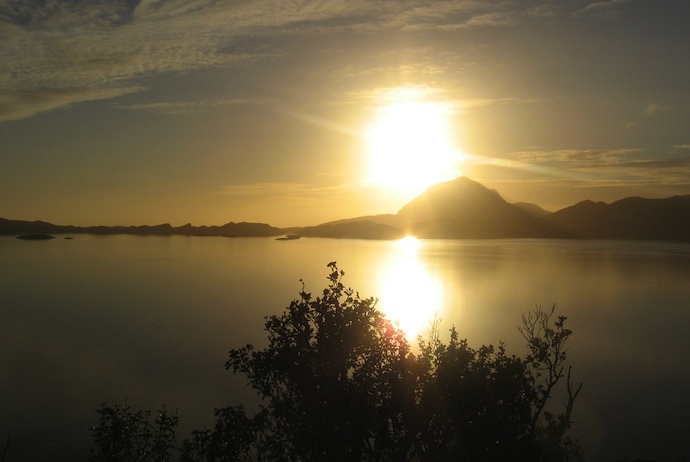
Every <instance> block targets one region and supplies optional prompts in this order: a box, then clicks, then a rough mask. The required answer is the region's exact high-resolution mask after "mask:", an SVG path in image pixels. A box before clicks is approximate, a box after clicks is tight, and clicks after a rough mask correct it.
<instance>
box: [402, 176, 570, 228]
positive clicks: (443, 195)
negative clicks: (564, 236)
mask: <svg viewBox="0 0 690 462" xmlns="http://www.w3.org/2000/svg"><path fill="white" fill-rule="evenodd" d="M398 218H399V219H400V222H401V224H402V226H403V227H404V229H405V230H406V231H407V232H409V233H411V234H412V235H414V236H418V237H422V238H472V239H482V238H523V237H532V238H537V237H539V238H544V237H561V234H560V233H558V232H556V231H555V230H554V229H552V228H551V227H550V226H549V225H548V224H546V223H544V222H543V221H541V220H539V219H538V218H536V217H534V216H533V215H532V214H530V213H528V212H527V211H525V210H524V209H523V208H521V207H517V206H515V205H512V204H509V203H508V202H506V201H505V200H504V199H503V198H502V197H501V196H500V195H499V194H498V193H497V192H496V191H494V190H491V189H488V188H486V187H485V186H483V185H481V184H479V183H477V182H475V181H472V180H470V179H469V178H465V177H460V178H456V179H455V180H452V181H448V182H445V183H440V184H437V185H434V186H432V187H430V188H429V189H427V190H426V191H425V192H424V193H422V194H421V195H420V196H418V197H417V198H416V199H414V200H413V201H412V202H410V203H408V204H407V205H406V206H404V207H403V208H402V209H400V211H399V212H398Z"/></svg>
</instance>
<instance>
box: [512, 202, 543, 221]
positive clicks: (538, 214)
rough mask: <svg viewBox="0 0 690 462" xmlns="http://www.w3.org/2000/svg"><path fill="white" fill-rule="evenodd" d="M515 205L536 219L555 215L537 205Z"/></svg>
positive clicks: (525, 203)
mask: <svg viewBox="0 0 690 462" xmlns="http://www.w3.org/2000/svg"><path fill="white" fill-rule="evenodd" d="M513 205H514V206H515V207H517V208H519V209H521V210H522V211H523V212H525V213H527V215H531V216H533V217H535V218H542V217H545V216H546V215H551V214H552V213H553V212H549V211H548V210H544V209H543V208H541V207H539V206H538V205H537V204H531V203H529V202H515V203H513Z"/></svg>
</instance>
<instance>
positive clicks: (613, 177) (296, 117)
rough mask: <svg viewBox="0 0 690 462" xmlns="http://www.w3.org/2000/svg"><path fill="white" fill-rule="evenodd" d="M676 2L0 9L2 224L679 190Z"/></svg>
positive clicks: (110, 4)
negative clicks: (430, 186) (469, 187)
mask: <svg viewBox="0 0 690 462" xmlns="http://www.w3.org/2000/svg"><path fill="white" fill-rule="evenodd" d="M689 18H690V2H687V1H685V0H609V1H601V2H593V1H579V0H574V1H569V2H563V1H552V2H548V1H531V0H525V1H491V0H454V1H441V0H439V1H434V2H427V1H415V0H411V1H405V2H400V1H393V0H391V1H387V0H379V1H364V0H353V1H347V2H345V1H340V0H338V1H335V0H323V1H285V0H253V1H217V0H169V1H165V2H161V1H156V0H143V1H136V0H115V1H110V0H109V1H105V0H100V1H99V0H86V1H70V0H60V1H58V0H47V1H40V2H39V1H25V0H24V1H13V0H8V1H0V63H2V65H0V198H2V200H0V217H3V218H10V219H24V220H37V219H41V220H46V221H51V222H53V223H57V224H75V225H96V224H103V225H116V224H121V225H130V224H132V225H140V224H158V223H164V222H169V223H171V224H173V225H182V224H184V223H187V222H191V223H193V224H195V225H202V224H207V225H213V224H223V223H226V222H229V221H256V222H267V223H270V224H272V225H275V226H293V225H313V224H318V223H321V222H325V221H330V220H335V219H339V218H349V217H354V216H360V215H368V214H376V213H395V212H397V210H398V209H399V208H400V207H402V206H403V205H404V204H405V203H406V202H407V201H409V200H410V199H412V197H414V195H415V194H417V193H418V192H419V191H421V190H423V187H424V185H425V184H427V183H432V182H434V181H441V180H443V179H448V178H451V177H453V176H455V175H459V174H464V175H466V176H468V177H469V178H471V179H473V180H476V181H479V182H481V183H483V184H484V185H486V186H488V187H490V188H493V189H496V190H498V192H499V193H501V195H502V196H503V197H504V198H505V199H507V200H508V201H510V202H516V201H528V202H533V203H536V204H538V205H540V206H542V207H544V208H547V209H550V210H556V209H558V208H561V207H564V206H568V205H572V204H573V203H575V202H577V201H580V200H583V199H592V200H603V201H606V202H610V201H613V200H616V199H620V198H623V197H627V196H633V195H638V196H643V197H667V196H671V195H676V194H690V87H688V82H690V60H689V59H688V56H690V28H688V27H687V23H688V19H689Z"/></svg>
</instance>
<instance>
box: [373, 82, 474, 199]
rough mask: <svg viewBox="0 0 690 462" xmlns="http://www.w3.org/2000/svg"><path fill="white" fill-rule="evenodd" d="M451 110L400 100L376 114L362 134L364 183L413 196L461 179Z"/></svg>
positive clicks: (415, 99)
mask: <svg viewBox="0 0 690 462" xmlns="http://www.w3.org/2000/svg"><path fill="white" fill-rule="evenodd" d="M450 115H451V107H450V105H448V104H444V103H440V102H428V101H422V100H420V98H419V97H418V96H416V95H409V94H403V95H402V96H401V97H399V99H398V100H397V101H392V102H389V103H388V104H386V105H384V106H381V107H379V108H378V110H377V111H376V116H375V118H374V120H373V122H372V123H371V125H370V126H369V129H368V130H367V133H366V155H367V164H368V166H367V175H366V181H367V183H369V184H371V185H374V186H377V187H382V188H385V189H388V190H392V191H393V192H396V193H398V194H400V195H404V196H415V195H417V194H419V193H421V192H422V191H424V190H425V189H426V188H428V187H429V186H431V185H433V184H435V183H439V182H442V181H446V180H451V179H453V178H456V177H458V176H460V175H461V171H460V169H459V166H460V163H461V161H462V155H461V153H460V151H459V150H457V149H456V148H455V147H454V137H453V136H452V131H451V129H450V120H449V119H450Z"/></svg>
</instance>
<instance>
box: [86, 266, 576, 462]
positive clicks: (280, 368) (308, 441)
mask: <svg viewBox="0 0 690 462" xmlns="http://www.w3.org/2000/svg"><path fill="white" fill-rule="evenodd" d="M328 267H329V270H330V271H329V274H328V281H329V283H328V286H327V287H326V288H325V289H324V290H323V292H322V293H321V294H320V296H318V297H312V295H311V294H310V293H307V292H306V291H305V290H304V284H303V285H302V290H301V291H300V294H299V298H298V299H297V300H294V301H293V302H291V303H290V305H289V306H288V307H287V309H286V310H285V312H283V313H282V314H281V315H275V316H268V317H266V321H265V330H266V332H267V333H268V346H267V347H266V348H264V349H262V350H256V349H255V348H254V347H253V345H251V344H248V345H245V346H243V347H241V348H237V349H233V350H231V351H230V355H229V360H228V361H227V363H226V368H227V369H232V371H233V372H234V373H240V374H243V375H245V376H246V377H247V379H248V382H249V385H250V386H251V387H252V388H253V389H254V390H255V391H256V392H257V394H258V395H259V397H260V398H261V399H262V401H261V405H260V406H259V408H258V409H257V410H256V412H254V413H248V412H247V410H246V409H245V408H244V407H243V406H241V405H236V406H230V407H226V408H221V409H217V410H216V412H215V417H216V420H215V425H214V427H213V428H212V429H210V430H197V431H195V432H193V433H192V435H191V437H190V438H188V439H187V440H185V441H184V442H183V444H182V445H181V448H180V449H181V460H183V461H187V462H193V461H195V462H211V461H214V462H226V461H283V460H285V461H321V460H332V461H446V460H457V461H496V460H512V461H577V460H581V458H582V450H581V448H580V446H579V445H578V444H577V442H575V441H573V440H571V439H570V438H568V437H567V436H566V432H567V430H568V428H570V426H571V423H572V421H571V416H572V410H573V404H574V402H575V399H576V398H577V395H578V394H579V392H580V389H581V385H580V386H578V387H577V388H574V387H573V384H572V381H571V370H570V368H568V370H567V375H566V374H565V373H564V371H565V362H566V349H565V344H566V341H567V340H568V338H569V337H570V336H571V334H572V332H571V331H570V330H569V329H566V328H565V321H566V318H565V317H563V316H559V317H558V318H557V319H556V320H555V321H553V322H552V317H553V314H554V309H553V308H552V309H551V310H550V311H544V310H542V309H541V308H540V307H538V306H537V307H536V308H535V309H534V310H533V311H532V312H530V313H528V314H527V315H525V316H523V319H522V326H521V327H520V328H519V329H520V332H521V333H522V335H523V336H524V338H525V340H526V341H527V345H528V346H529V349H530V353H529V354H528V355H527V356H526V357H525V358H520V357H516V356H513V355H508V354H507V353H506V349H505V347H504V345H503V344H500V345H499V346H498V347H493V346H491V345H489V346H482V347H480V348H479V349H473V348H471V347H470V346H469V345H468V343H467V341H466V340H461V339H460V338H459V334H458V332H457V330H456V329H455V328H453V329H451V331H450V338H449V340H448V341H447V343H444V341H442V340H441V339H440V335H439V334H438V329H435V330H434V331H433V332H432V334H431V335H430V337H429V338H428V339H427V340H422V339H419V348H418V350H416V354H415V353H413V352H412V350H411V347H410V344H409V342H408V340H407V339H406V338H405V336H404V334H403V332H402V331H401V330H400V329H398V328H397V327H396V326H395V325H393V324H392V323H391V322H390V321H389V320H387V319H386V318H385V316H384V315H383V314H382V313H381V312H380V311H378V310H377V309H376V300H375V299H373V298H364V299H363V298H361V297H360V296H359V294H358V293H356V292H355V291H353V290H352V289H350V288H346V287H345V286H344V285H343V283H342V278H343V276H344V272H343V271H341V270H339V269H338V267H337V265H336V263H335V262H332V263H329V265H328ZM401 290H404V289H401ZM564 377H566V380H565V382H566V383H565V387H566V393H567V398H566V400H565V406H564V409H563V410H562V411H561V412H560V413H554V412H553V409H552V407H553V406H549V402H550V400H551V398H552V396H553V394H554V391H555V389H556V386H557V384H559V383H560V382H561V381H562V379H563V378H564ZM100 414H101V424H100V425H99V427H97V428H96V429H95V430H94V438H95V439H96V441H97V443H98V447H99V451H98V452H97V455H98V457H101V458H98V457H96V456H94V458H92V460H168V459H167V458H168V454H169V451H170V450H171V448H172V447H173V444H172V442H173V440H171V439H170V438H171V437H172V438H173V439H174V432H173V431H172V428H173V427H174V425H172V426H171V424H176V423H177V420H176V417H175V416H172V418H171V417H170V416H167V414H164V413H161V414H160V416H159V420H160V418H162V417H163V416H165V419H164V420H163V421H162V422H161V423H160V424H159V425H158V427H155V428H160V429H161V430H158V431H153V430H152V428H154V427H152V426H151V424H148V414H142V413H141V412H138V413H131V411H130V410H129V408H122V407H115V408H114V409H112V408H106V407H103V408H102V409H101V411H100ZM157 422H158V420H157ZM168 430H169V431H168ZM152 441H156V442H157V441H161V442H162V443H161V444H159V443H155V444H152V443H151V442H152ZM153 448H160V449H161V450H162V451H163V453H162V454H163V457H161V458H158V459H151V458H149V459H147V458H145V457H144V456H146V457H148V455H149V454H152V453H153V451H154V449H153ZM108 454H117V457H120V455H121V454H122V455H124V454H128V455H132V456H137V457H139V458H131V459H122V458H117V457H116V456H113V457H111V458H106V455H108Z"/></svg>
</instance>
